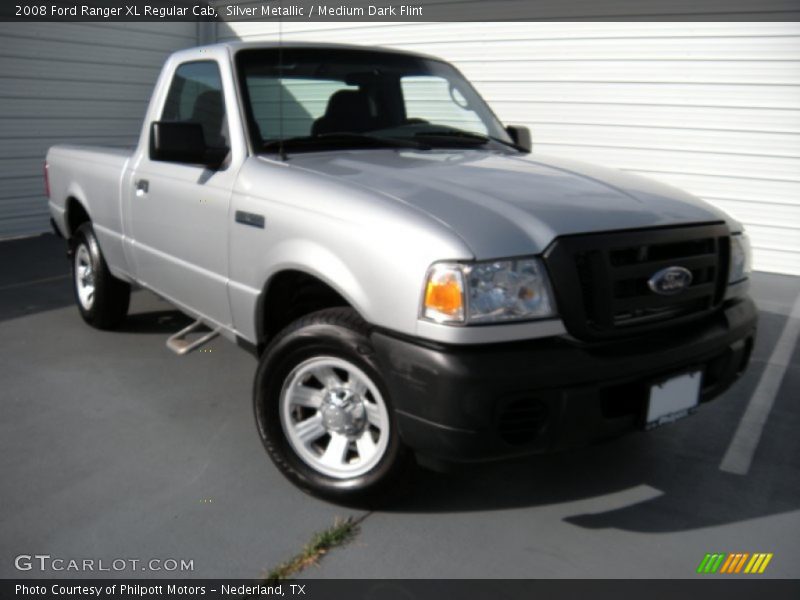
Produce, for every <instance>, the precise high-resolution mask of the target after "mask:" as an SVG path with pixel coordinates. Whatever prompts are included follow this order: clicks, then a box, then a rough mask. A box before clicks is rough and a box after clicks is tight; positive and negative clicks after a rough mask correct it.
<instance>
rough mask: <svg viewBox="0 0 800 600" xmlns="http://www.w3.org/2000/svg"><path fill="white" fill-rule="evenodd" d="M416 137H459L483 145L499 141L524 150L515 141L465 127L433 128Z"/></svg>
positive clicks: (415, 135) (419, 132) (418, 133)
mask: <svg viewBox="0 0 800 600" xmlns="http://www.w3.org/2000/svg"><path fill="white" fill-rule="evenodd" d="M414 137H415V138H416V137H443V138H458V139H461V140H464V141H465V142H468V143H470V144H475V145H476V146H482V145H484V144H488V143H489V142H497V143H498V144H503V145H504V146H508V147H510V148H514V150H519V151H520V152H523V151H524V150H523V149H522V148H521V147H520V146H517V145H516V144H515V143H513V142H507V141H506V140H503V139H500V138H497V137H494V136H491V135H484V134H482V133H475V132H472V131H464V130H463V129H432V130H429V131H418V132H417V133H415V134H414Z"/></svg>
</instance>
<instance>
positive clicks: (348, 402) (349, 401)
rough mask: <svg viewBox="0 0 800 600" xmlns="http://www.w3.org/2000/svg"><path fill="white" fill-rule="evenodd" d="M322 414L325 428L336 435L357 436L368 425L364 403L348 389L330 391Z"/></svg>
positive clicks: (323, 403) (323, 404)
mask: <svg viewBox="0 0 800 600" xmlns="http://www.w3.org/2000/svg"><path fill="white" fill-rule="evenodd" d="M320 412H321V413H322V422H323V424H324V426H325V428H326V429H327V430H328V431H331V432H334V433H341V434H343V435H355V434H358V433H360V432H361V431H362V430H363V429H364V426H365V425H366V423H367V411H366V409H365V408H364V403H363V402H362V401H361V398H359V397H358V396H357V395H356V394H354V393H353V392H352V390H349V389H347V388H336V389H333V390H330V391H328V392H327V393H326V394H325V399H324V400H323V402H322V407H321V408H320Z"/></svg>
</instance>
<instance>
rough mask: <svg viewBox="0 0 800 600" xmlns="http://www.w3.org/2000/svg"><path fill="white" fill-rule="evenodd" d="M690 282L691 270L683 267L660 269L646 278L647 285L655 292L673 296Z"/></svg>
mask: <svg viewBox="0 0 800 600" xmlns="http://www.w3.org/2000/svg"><path fill="white" fill-rule="evenodd" d="M691 284H692V272H691V271H690V270H689V269H685V268H683V267H667V268H666V269H661V270H660V271H658V272H657V273H656V274H654V275H653V276H652V277H651V278H650V279H648V280H647V285H648V286H649V287H650V289H651V290H653V291H654V292H655V293H656V294H661V295H662V296H674V295H675V294H680V293H681V292H682V291H683V290H685V289H686V288H688V287H689V286H690V285H691Z"/></svg>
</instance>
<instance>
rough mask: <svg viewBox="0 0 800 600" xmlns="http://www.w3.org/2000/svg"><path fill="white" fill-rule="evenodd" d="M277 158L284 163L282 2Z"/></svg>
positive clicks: (279, 29) (280, 8) (279, 18)
mask: <svg viewBox="0 0 800 600" xmlns="http://www.w3.org/2000/svg"><path fill="white" fill-rule="evenodd" d="M278 9H279V10H280V16H279V17H278V136H279V140H278V156H279V157H280V159H281V160H282V161H284V162H285V161H286V151H285V150H284V148H283V81H282V80H281V75H282V74H283V0H278Z"/></svg>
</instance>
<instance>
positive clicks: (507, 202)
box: [290, 149, 738, 259]
mask: <svg viewBox="0 0 800 600" xmlns="http://www.w3.org/2000/svg"><path fill="white" fill-rule="evenodd" d="M290 164H291V165H293V166H295V167H300V168H303V169H307V170H310V171H314V172H316V173H319V174H323V175H327V176H332V177H335V178H337V179H338V180H340V181H346V182H349V183H351V184H354V185H357V186H360V187H362V188H367V189H369V190H372V191H374V192H377V193H380V194H384V195H388V196H391V197H393V198H395V199H397V200H398V201H401V202H403V203H406V204H408V205H411V206H413V207H414V208H416V209H418V210H421V211H424V212H425V213H427V214H428V215H429V216H430V217H432V218H434V219H436V220H438V221H439V222H441V223H443V224H445V225H446V226H448V227H450V228H451V229H452V230H453V231H454V232H455V233H456V234H457V235H459V236H460V237H461V238H462V239H463V240H464V242H465V243H466V244H467V245H468V246H469V248H470V249H471V250H472V252H473V253H474V254H475V257H476V258H478V259H483V258H497V257H503V256H515V255H525V254H537V253H540V252H542V251H544V249H545V248H546V247H547V246H548V245H549V244H550V243H551V242H552V240H553V239H554V238H555V237H557V236H560V235H567V234H574V233H588V232H597V231H609V230H618V229H635V228H642V227H658V226H664V225H679V224H688V223H701V222H709V221H727V222H728V223H729V225H730V226H731V227H732V228H738V224H737V223H735V222H734V221H732V220H731V219H730V218H729V217H728V216H727V215H725V213H723V212H722V211H720V210H718V209H715V208H714V207H712V206H710V205H709V204H707V203H705V202H703V201H701V200H699V199H697V198H695V197H694V196H691V195H690V194H687V193H685V192H682V191H681V190H678V189H675V188H672V187H669V186H667V185H664V184H661V183H657V182H654V181H651V180H648V179H645V178H642V177H638V176H635V175H630V174H628V173H623V172H620V171H615V170H613V169H606V168H602V167H597V166H594V165H589V164H585V163H579V162H576V161H572V160H566V159H561V158H552V157H547V158H546V157H543V156H539V155H538V154H537V155H535V156H533V155H529V156H519V155H506V154H502V153H494V152H489V151H486V150H472V149H469V150H460V149H459V150H449V149H448V150H429V151H417V150H394V149H389V150H377V151H376V150H366V151H365V150H353V151H347V152H341V151H340V152H323V153H313V154H311V153H310V154H295V155H292V157H291V160H290Z"/></svg>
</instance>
